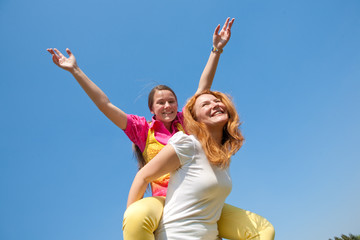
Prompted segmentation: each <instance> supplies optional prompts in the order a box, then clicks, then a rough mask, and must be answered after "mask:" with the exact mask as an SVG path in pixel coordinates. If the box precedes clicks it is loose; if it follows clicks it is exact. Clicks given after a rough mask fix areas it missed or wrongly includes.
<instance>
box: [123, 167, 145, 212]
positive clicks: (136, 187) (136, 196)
mask: <svg viewBox="0 0 360 240" xmlns="http://www.w3.org/2000/svg"><path fill="white" fill-rule="evenodd" d="M148 184H149V183H148V182H147V181H146V180H145V179H144V178H142V177H141V175H140V174H139V172H138V174H136V177H135V179H134V181H133V184H132V185H131V188H130V191H129V196H128V201H127V206H126V207H129V206H130V205H131V204H133V203H134V202H136V201H137V200H140V199H141V198H142V197H143V196H144V194H145V191H146V188H147V185H148Z"/></svg>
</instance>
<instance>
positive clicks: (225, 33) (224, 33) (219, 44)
mask: <svg viewBox="0 0 360 240" xmlns="http://www.w3.org/2000/svg"><path fill="white" fill-rule="evenodd" d="M234 20H235V19H234V18H233V19H231V21H230V18H227V19H226V21H225V23H224V26H223V27H222V29H221V31H220V33H219V30H220V24H219V25H218V26H217V27H216V28H215V32H214V36H213V46H214V47H216V48H217V49H223V48H224V47H225V45H226V44H227V43H228V41H229V40H230V36H231V27H232V25H233V23H234Z"/></svg>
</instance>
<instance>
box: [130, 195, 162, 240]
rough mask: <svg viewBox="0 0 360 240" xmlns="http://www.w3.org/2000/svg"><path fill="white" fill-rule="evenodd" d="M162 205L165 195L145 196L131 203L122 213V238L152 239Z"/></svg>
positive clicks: (160, 214) (133, 239)
mask: <svg viewBox="0 0 360 240" xmlns="http://www.w3.org/2000/svg"><path fill="white" fill-rule="evenodd" d="M164 205H165V197H147V198H143V199H141V200H139V201H136V202H134V203H133V204H131V205H130V206H129V207H128V208H127V209H126V211H125V213H124V220H123V235H124V240H130V239H132V240H140V239H141V240H154V239H155V237H154V234H153V232H154V231H155V230H156V229H157V227H158V225H159V222H160V219H161V216H162V213H163V209H164Z"/></svg>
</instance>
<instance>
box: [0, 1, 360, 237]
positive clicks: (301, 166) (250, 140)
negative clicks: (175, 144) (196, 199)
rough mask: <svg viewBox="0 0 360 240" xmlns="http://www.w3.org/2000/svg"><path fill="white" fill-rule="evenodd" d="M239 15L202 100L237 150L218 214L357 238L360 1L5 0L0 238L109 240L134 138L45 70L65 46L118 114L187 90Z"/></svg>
mask: <svg viewBox="0 0 360 240" xmlns="http://www.w3.org/2000/svg"><path fill="white" fill-rule="evenodd" d="M228 16H229V17H235V18H236V20H235V23H234V25H233V29H232V38H231V40H230V42H229V44H228V46H226V48H225V49H224V53H223V54H222V56H221V59H220V64H219V67H218V71H217V74H216V77H215V80H214V84H213V89H215V90H220V91H223V92H227V93H229V94H231V95H232V96H233V97H234V100H235V103H236V106H237V109H238V111H239V112H240V116H241V119H242V121H243V125H242V127H241V128H242V131H243V133H244V135H245V138H246V143H245V145H244V146H243V148H242V149H241V150H240V151H239V152H238V153H237V154H236V155H235V156H234V157H233V161H232V165H231V172H232V177H233V190H232V193H231V194H230V196H229V197H228V199H227V202H228V203H230V204H232V205H235V206H238V207H240V208H244V209H247V210H250V211H253V212H256V213H258V214H260V215H263V216H265V217H266V218H268V219H269V220H270V221H271V222H272V223H273V225H274V226H275V229H276V239H277V240H290V239H291V240H303V239H307V240H319V239H325V240H327V239H329V238H330V237H334V236H338V235H341V234H342V233H344V234H348V233H353V234H360V224H359V222H360V220H359V216H360V207H359V202H360V184H359V183H360V174H359V169H360V148H359V136H360V124H359V123H360V45H359V43H360V1H359V0H317V1H313V0H302V1H287V0H276V1H268V0H246V1H244V0H229V1H220V0H218V1H209V0H207V1H205V0H197V1H189V0H183V1H164V0H156V1H155V0H154V1H148V0H141V1H122V0H101V1H100V0H99V1H92V0H88V1H84V0H81V1H79V0H62V1H53V0H34V1H25V0H11V1H10V0H1V1H0V46H1V54H0V66H1V71H0V104H1V118H0V239H4V240H20V239H21V240H23V239H26V240H49V239H50V240H63V239H66V240H75V239H76V240H78V239H85V240H100V239H107V240H115V239H116V240H118V239H122V231H121V222H122V216H123V212H124V210H125V206H126V200H127V193H128V190H129V188H130V185H131V182H132V179H133V177H134V175H135V173H136V170H137V167H136V162H135V159H134V158H133V155H132V151H131V144H130V141H129V140H128V139H127V137H126V136H125V134H124V133H123V132H122V130H120V129H118V128H117V127H116V126H115V125H113V124H112V123H111V122H110V121H109V120H108V119H107V118H106V117H104V116H103V115H102V114H101V112H100V111H98V110H97V108H96V107H95V105H94V104H93V103H92V102H91V101H90V100H89V99H88V97H87V96H86V94H85V93H84V92H83V91H82V89H81V88H80V87H79V86H78V84H77V82H76V81H75V80H74V79H73V78H72V76H71V75H70V74H69V73H67V72H65V71H63V70H61V69H59V68H58V67H56V66H55V65H54V64H53V63H52V61H51V57H50V55H49V54H48V53H47V52H46V48H49V47H56V48H58V49H60V50H62V51H64V50H65V48H66V47H69V48H70V49H71V50H72V51H73V53H74V54H75V56H76V57H77V60H78V64H79V66H80V67H81V68H82V69H83V70H84V71H85V72H86V73H87V74H88V76H89V77H90V78H91V79H92V80H93V81H94V82H96V83H97V84H98V85H99V86H100V87H101V88H102V89H103V90H104V91H105V92H106V94H107V95H108V96H109V98H110V100H111V101H112V102H113V103H114V104H115V105H117V106H118V107H120V108H121V109H123V110H124V111H125V112H127V113H133V114H138V115H143V116H146V117H147V118H150V113H149V111H148V109H147V93H148V91H149V90H150V89H151V87H152V86H154V85H155V84H158V83H162V84H167V85H169V86H171V87H172V88H173V89H174V90H175V91H176V92H177V94H178V98H179V102H180V105H183V104H184V103H185V101H186V99H187V98H188V97H190V96H191V95H192V94H193V93H194V92H195V90H196V87H197V83H198V80H199V78H200V74H201V72H202V69H203V67H204V66H205V63H206V60H207V58H208V55H209V53H210V49H211V45H212V33H213V31H214V29H215V27H216V25H217V24H219V23H221V24H223V22H224V20H225V18H226V17H228Z"/></svg>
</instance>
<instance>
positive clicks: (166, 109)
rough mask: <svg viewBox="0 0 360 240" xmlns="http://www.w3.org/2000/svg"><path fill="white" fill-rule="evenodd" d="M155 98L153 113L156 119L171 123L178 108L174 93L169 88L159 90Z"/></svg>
mask: <svg viewBox="0 0 360 240" xmlns="http://www.w3.org/2000/svg"><path fill="white" fill-rule="evenodd" d="M153 99H154V101H153V105H152V107H151V113H152V114H154V115H155V119H156V120H159V121H161V122H163V123H164V124H165V125H167V124H170V123H171V122H172V121H173V120H174V119H175V118H176V115H177V109H178V104H177V100H176V97H175V96H174V94H173V93H172V92H171V91H169V90H157V91H156V92H155V94H154V98H153Z"/></svg>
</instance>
